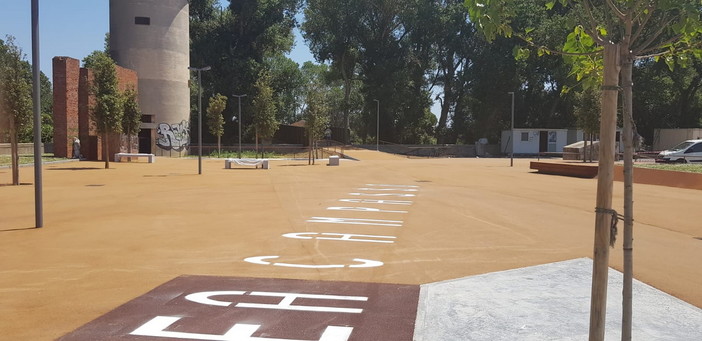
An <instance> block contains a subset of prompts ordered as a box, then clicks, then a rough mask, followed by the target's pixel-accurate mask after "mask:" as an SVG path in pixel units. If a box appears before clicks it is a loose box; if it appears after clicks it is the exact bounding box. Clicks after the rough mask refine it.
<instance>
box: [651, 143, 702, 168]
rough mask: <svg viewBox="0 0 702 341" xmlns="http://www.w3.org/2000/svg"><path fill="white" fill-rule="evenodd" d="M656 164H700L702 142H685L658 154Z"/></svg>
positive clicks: (701, 159) (701, 161)
mask: <svg viewBox="0 0 702 341" xmlns="http://www.w3.org/2000/svg"><path fill="white" fill-rule="evenodd" d="M656 162H679V163H691V162H700V163H702V140H687V141H685V142H682V143H680V144H679V145H677V146H675V147H673V148H670V149H668V150H664V151H662V152H660V153H659V154H658V156H657V157H656Z"/></svg>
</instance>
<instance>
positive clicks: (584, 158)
mask: <svg viewBox="0 0 702 341" xmlns="http://www.w3.org/2000/svg"><path fill="white" fill-rule="evenodd" d="M583 143H584V147H583V163H585V162H587V134H584V135H583Z"/></svg>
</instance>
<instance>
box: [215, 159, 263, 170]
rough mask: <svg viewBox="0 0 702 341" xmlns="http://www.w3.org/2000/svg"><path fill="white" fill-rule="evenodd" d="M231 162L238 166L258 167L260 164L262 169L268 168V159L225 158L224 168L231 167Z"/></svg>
mask: <svg viewBox="0 0 702 341" xmlns="http://www.w3.org/2000/svg"><path fill="white" fill-rule="evenodd" d="M233 163H234V164H237V165H239V166H255V167H256V168H258V166H259V165H260V166H261V168H262V169H269V168H270V166H269V164H268V159H225V160H224V168H226V169H231V168H232V164H233Z"/></svg>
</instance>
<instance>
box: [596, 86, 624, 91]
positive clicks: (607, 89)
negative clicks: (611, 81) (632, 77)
mask: <svg viewBox="0 0 702 341" xmlns="http://www.w3.org/2000/svg"><path fill="white" fill-rule="evenodd" d="M600 90H603V91H622V87H621V86H619V85H603V86H601V87H600Z"/></svg>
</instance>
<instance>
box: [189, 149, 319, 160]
mask: <svg viewBox="0 0 702 341" xmlns="http://www.w3.org/2000/svg"><path fill="white" fill-rule="evenodd" d="M191 156H197V155H191ZM209 157H214V158H221V159H230V158H238V157H239V152H230V151H222V152H221V153H217V151H214V152H212V153H210V155H209ZM300 157H307V151H304V152H299V153H286V154H281V153H275V152H263V157H262V156H261V153H260V152H259V153H256V151H254V150H242V151H241V158H242V159H258V158H263V159H292V158H300Z"/></svg>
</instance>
